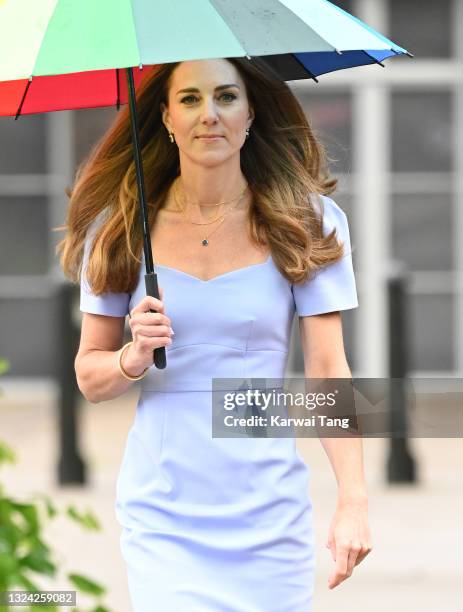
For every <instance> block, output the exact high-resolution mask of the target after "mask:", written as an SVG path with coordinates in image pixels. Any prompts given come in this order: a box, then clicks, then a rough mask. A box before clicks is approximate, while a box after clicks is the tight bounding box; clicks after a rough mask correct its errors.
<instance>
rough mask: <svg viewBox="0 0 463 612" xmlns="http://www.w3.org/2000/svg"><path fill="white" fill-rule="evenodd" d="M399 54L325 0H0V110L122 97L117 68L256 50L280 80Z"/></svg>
mask: <svg viewBox="0 0 463 612" xmlns="http://www.w3.org/2000/svg"><path fill="white" fill-rule="evenodd" d="M403 54H406V55H411V54H410V53H409V52H408V51H407V50H406V49H403V48H402V47H399V46H398V45H396V44H395V43H393V42H392V41H390V40H388V39H387V38H385V37H384V36H382V35H381V34H379V33H378V32H376V31H375V30H373V29H372V28H370V27H369V26H367V25H366V24H364V23H363V22H361V21H360V20H359V19H357V18H355V17H353V16H352V15H350V14H349V13H346V12H345V11H343V10H342V9H340V8H338V7H337V6H335V5H333V4H331V2H328V0H168V1H167V2H166V0H0V58H1V59H0V115H11V116H17V115H18V114H19V113H20V114H28V113H40V112H46V111H54V110H65V109H68V110H69V109H77V108H89V107H97V106H109V105H116V104H119V103H125V102H127V88H126V86H125V79H124V78H121V76H122V75H121V74H120V69H121V68H128V67H139V66H146V65H152V64H154V65H156V64H162V63H165V62H177V61H184V60H192V59H208V58H219V57H220V58H221V57H246V56H249V57H253V56H259V57H261V59H263V60H265V62H266V63H267V64H268V65H269V66H270V67H271V68H272V69H273V70H274V71H275V72H276V73H277V74H278V75H279V76H280V77H281V78H282V79H284V80H286V81H290V80H297V79H307V78H315V79H316V77H318V76H319V75H321V74H325V73H327V72H332V71H334V70H341V69H344V68H351V67H354V66H360V65H365V64H374V63H380V62H382V61H383V60H385V59H387V58H389V57H391V56H396V55H403ZM134 75H135V84H136V85H137V84H138V82H139V81H140V80H141V74H138V71H135V72H134Z"/></svg>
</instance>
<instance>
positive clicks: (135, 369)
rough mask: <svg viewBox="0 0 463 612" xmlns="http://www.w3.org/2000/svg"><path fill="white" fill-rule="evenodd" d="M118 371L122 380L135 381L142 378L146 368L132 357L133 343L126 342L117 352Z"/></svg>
mask: <svg viewBox="0 0 463 612" xmlns="http://www.w3.org/2000/svg"><path fill="white" fill-rule="evenodd" d="M118 359H119V369H120V371H121V374H122V375H123V376H124V378H128V379H129V380H137V379H140V378H143V376H144V375H145V373H146V372H147V370H148V368H147V367H145V366H144V364H141V363H140V361H139V359H137V358H136V357H134V355H133V342H128V343H127V344H125V345H124V346H123V347H122V349H121V350H120V351H119V357H118Z"/></svg>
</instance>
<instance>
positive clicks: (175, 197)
mask: <svg viewBox="0 0 463 612" xmlns="http://www.w3.org/2000/svg"><path fill="white" fill-rule="evenodd" d="M246 188H247V186H246ZM246 188H245V189H244V191H243V192H242V194H241V195H240V196H239V200H238V202H237V203H236V204H235V206H232V207H231V208H229V209H228V210H227V211H226V212H225V213H224V214H223V215H222V219H221V220H220V222H219V224H218V225H217V227H215V228H214V229H213V230H212V232H210V233H209V234H208V235H207V236H204V238H203V239H202V240H201V244H202V245H203V246H208V244H209V237H210V236H211V235H212V234H213V233H214V232H215V231H216V230H217V229H218V228H219V227H220V225H221V224H222V223H223V221H224V217H225V216H226V215H227V214H228V213H229V212H230V211H232V210H233V209H234V208H236V207H237V206H238V204H239V203H240V201H241V199H242V198H243V196H244V193H245V191H246ZM174 199H175V201H176V203H177V204H178V201H177V196H176V193H175V191H174ZM181 211H182V213H183V215H184V216H185V218H186V220H187V221H188V222H189V223H193V221H190V220H189V219H188V217H187V215H186V213H185V209H184V208H181ZM216 220H217V219H214V221H216ZM195 225H210V223H200V224H198V223H196V224H195Z"/></svg>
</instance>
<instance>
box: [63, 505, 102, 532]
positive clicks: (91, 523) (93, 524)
mask: <svg viewBox="0 0 463 612" xmlns="http://www.w3.org/2000/svg"><path fill="white" fill-rule="evenodd" d="M67 514H68V516H70V517H71V518H72V519H73V520H74V521H76V523H79V524H80V525H81V527H84V528H85V529H89V530H94V531H99V530H101V524H100V522H99V521H98V519H97V517H96V516H95V515H94V514H93V512H92V511H91V510H87V512H86V513H85V514H84V513H80V512H79V511H78V510H77V509H76V507H75V506H68V507H67Z"/></svg>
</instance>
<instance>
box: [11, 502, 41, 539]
mask: <svg viewBox="0 0 463 612" xmlns="http://www.w3.org/2000/svg"><path fill="white" fill-rule="evenodd" d="M11 505H12V507H13V508H14V510H16V512H18V513H19V514H21V516H22V517H23V518H24V520H25V521H26V524H27V526H28V527H29V534H31V535H36V534H38V532H39V529H40V523H39V515H38V512H37V508H36V507H35V506H34V504H23V503H20V502H12V504H11Z"/></svg>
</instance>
